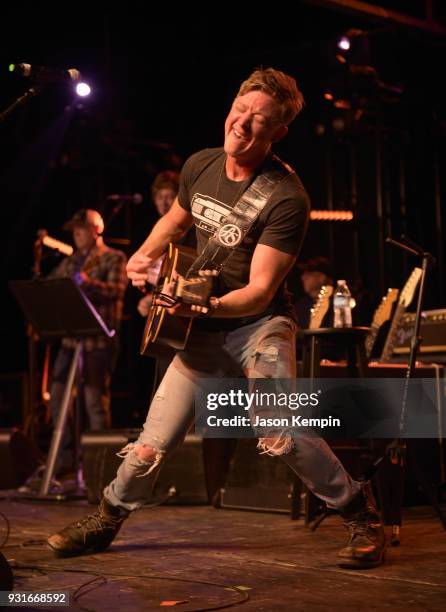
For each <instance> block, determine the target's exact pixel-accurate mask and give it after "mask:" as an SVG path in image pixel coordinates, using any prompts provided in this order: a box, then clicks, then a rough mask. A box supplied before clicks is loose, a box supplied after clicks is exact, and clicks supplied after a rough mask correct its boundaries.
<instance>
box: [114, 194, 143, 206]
mask: <svg viewBox="0 0 446 612" xmlns="http://www.w3.org/2000/svg"><path fill="white" fill-rule="evenodd" d="M107 200H111V201H112V202H132V203H133V204H141V202H142V201H143V197H142V195H141V194H140V193H134V194H133V195H129V194H120V193H112V194H111V195H108V196H107Z"/></svg>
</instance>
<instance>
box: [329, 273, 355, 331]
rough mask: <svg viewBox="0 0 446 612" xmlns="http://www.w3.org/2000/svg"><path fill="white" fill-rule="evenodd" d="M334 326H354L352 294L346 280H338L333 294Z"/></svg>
mask: <svg viewBox="0 0 446 612" xmlns="http://www.w3.org/2000/svg"><path fill="white" fill-rule="evenodd" d="M333 313H334V319H333V326H334V327H351V326H352V295H351V293H350V289H349V288H348V287H347V283H346V282H345V280H338V282H337V285H336V289H335V292H334V296H333Z"/></svg>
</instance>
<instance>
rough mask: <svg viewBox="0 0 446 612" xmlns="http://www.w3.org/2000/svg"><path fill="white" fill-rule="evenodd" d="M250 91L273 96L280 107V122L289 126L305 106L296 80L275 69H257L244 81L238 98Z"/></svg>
mask: <svg viewBox="0 0 446 612" xmlns="http://www.w3.org/2000/svg"><path fill="white" fill-rule="evenodd" d="M250 91H263V92H264V93H266V94H268V95H270V96H272V97H273V98H274V99H275V100H276V101H277V103H278V105H279V120H280V122H281V123H282V124H283V125H288V124H289V123H291V121H293V119H294V118H295V117H296V115H298V114H299V113H300V111H301V110H302V108H303V106H304V97H303V94H302V92H301V91H300V90H299V88H298V87H297V83H296V80H295V79H294V78H293V77H291V76H289V75H288V74H285V72H282V71H281V70H275V69H274V68H257V69H256V70H254V72H253V73H252V74H251V75H250V76H249V77H248V78H247V79H246V81H243V83H242V84H241V86H240V89H239V91H238V93H237V97H239V96H244V95H245V94H247V93H249V92H250Z"/></svg>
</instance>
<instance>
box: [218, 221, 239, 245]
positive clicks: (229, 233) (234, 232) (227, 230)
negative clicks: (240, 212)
mask: <svg viewBox="0 0 446 612" xmlns="http://www.w3.org/2000/svg"><path fill="white" fill-rule="evenodd" d="M217 237H218V241H219V242H220V244H222V245H223V246H228V247H235V246H237V245H238V244H240V242H241V241H242V238H243V234H242V230H241V229H240V228H239V227H237V226H236V225H234V223H225V225H222V226H221V228H220V229H219V230H218V234H217Z"/></svg>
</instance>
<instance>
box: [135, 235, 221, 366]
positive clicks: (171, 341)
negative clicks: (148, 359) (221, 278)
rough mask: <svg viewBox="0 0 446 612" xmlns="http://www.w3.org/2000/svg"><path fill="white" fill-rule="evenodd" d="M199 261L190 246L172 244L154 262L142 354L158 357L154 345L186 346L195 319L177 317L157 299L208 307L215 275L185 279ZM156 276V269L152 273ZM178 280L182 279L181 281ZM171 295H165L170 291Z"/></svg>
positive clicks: (150, 278) (181, 348) (176, 348)
mask: <svg viewBox="0 0 446 612" xmlns="http://www.w3.org/2000/svg"><path fill="white" fill-rule="evenodd" d="M196 258H197V254H196V252H195V250H194V249H191V248H190V247H185V246H180V245H174V244H169V247H168V250H167V252H166V253H165V254H164V255H163V256H162V257H161V258H160V259H159V260H157V261H156V262H155V263H154V266H153V269H154V270H156V271H157V278H156V279H155V278H153V276H152V277H151V273H150V271H149V275H148V276H149V280H150V281H153V282H152V284H153V285H154V287H153V295H152V302H151V306H150V309H149V314H148V316H147V321H146V325H145V328H144V333H143V337H142V340H141V347H140V353H141V355H155V356H156V354H157V352H159V351H157V350H156V349H155V347H154V344H157V345H162V346H168V347H171V348H173V349H175V350H183V349H184V348H185V347H186V344H187V341H188V338H189V335H190V331H191V328H192V321H193V318H192V317H179V316H178V317H176V316H172V315H170V314H169V313H168V312H166V306H160V305H158V304H156V300H157V299H158V298H160V297H161V298H165V299H166V300H167V302H166V305H167V306H169V305H170V304H169V301H171V300H172V301H182V302H185V303H186V304H195V305H197V306H207V305H208V304H209V298H210V297H211V293H212V288H213V285H214V279H215V276H194V277H190V278H185V277H186V274H187V271H188V270H189V268H190V266H191V265H192V263H193V262H194V261H195V259H196ZM152 274H153V270H152ZM178 277H179V278H178ZM168 288H169V293H168V294H167V296H166V292H167V289H168Z"/></svg>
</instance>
